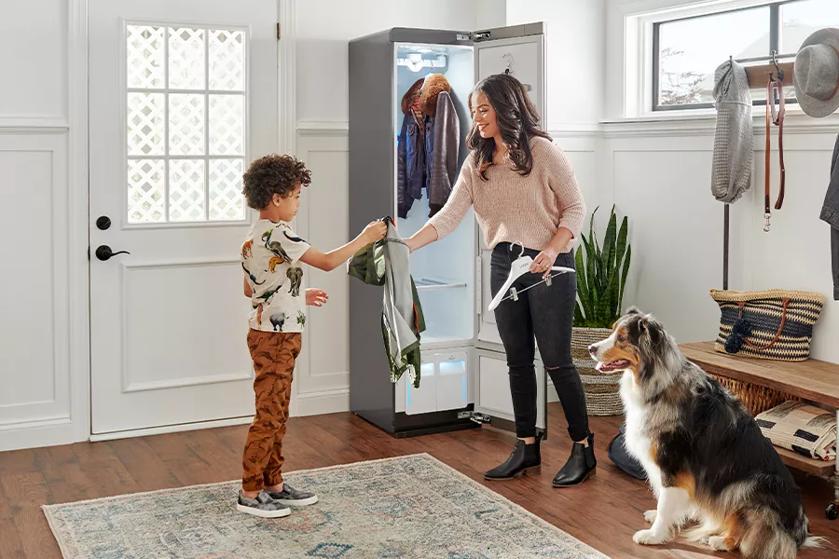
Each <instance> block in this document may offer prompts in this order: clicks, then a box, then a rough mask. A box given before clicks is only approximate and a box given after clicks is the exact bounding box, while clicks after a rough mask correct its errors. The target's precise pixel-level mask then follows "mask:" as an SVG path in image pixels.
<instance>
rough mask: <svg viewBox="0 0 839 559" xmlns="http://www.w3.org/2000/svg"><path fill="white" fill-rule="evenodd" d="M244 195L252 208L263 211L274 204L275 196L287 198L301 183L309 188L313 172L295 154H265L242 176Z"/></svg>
mask: <svg viewBox="0 0 839 559" xmlns="http://www.w3.org/2000/svg"><path fill="white" fill-rule="evenodd" d="M242 181H243V183H244V188H242V194H244V195H245V200H247V202H248V206H250V207H251V208H253V209H255V210H261V209H263V208H265V207H267V206H268V204H270V203H271V200H272V199H273V198H274V194H279V195H280V196H282V197H283V198H287V197H288V196H289V194H291V193H292V192H293V191H294V187H296V186H297V183H300V184H301V185H302V186H309V184H310V183H311V182H312V172H311V171H309V169H307V168H306V165H305V164H304V163H303V162H302V161H300V160H299V159H297V158H295V157H292V156H291V155H277V154H275V153H272V154H270V155H264V156H262V157H260V158H259V159H257V160H256V161H254V162H253V163H251V165H250V167H248V170H247V171H245V174H244V175H242Z"/></svg>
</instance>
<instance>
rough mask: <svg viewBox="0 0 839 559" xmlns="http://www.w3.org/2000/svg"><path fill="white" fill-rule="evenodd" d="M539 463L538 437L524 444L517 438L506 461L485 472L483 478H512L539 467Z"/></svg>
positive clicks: (540, 461)
mask: <svg viewBox="0 0 839 559" xmlns="http://www.w3.org/2000/svg"><path fill="white" fill-rule="evenodd" d="M541 463H542V455H541V453H540V452H539V439H538V438H537V439H536V442H535V443H533V444H525V443H524V441H523V440H521V439H518V440H517V441H516V447H515V448H514V449H513V452H512V453H511V454H510V457H509V458H507V460H506V462H504V463H503V464H501V465H499V466H496V467H495V468H493V469H491V470H490V471H488V472H486V473H485V474H484V479H487V480H490V481H498V480H502V479H513V478H514V477H518V476H520V475H522V474H523V473H525V472H526V471H528V470H530V469H534V468H537V467H539V465H540V464H541Z"/></svg>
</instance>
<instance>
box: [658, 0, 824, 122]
mask: <svg viewBox="0 0 839 559" xmlns="http://www.w3.org/2000/svg"><path fill="white" fill-rule="evenodd" d="M823 27H839V2H837V0H787V1H784V2H772V3H769V2H767V3H765V4H763V5H757V6H752V7H746V8H740V9H736V10H729V11H725V12H719V13H714V14H707V15H699V16H692V17H688V18H681V19H674V20H669V21H659V22H656V23H654V24H653V73H652V75H653V92H652V93H653V110H655V111H666V110H673V109H695V108H709V107H713V102H714V97H713V90H714V70H716V68H717V66H719V65H720V63H721V62H722V61H724V60H727V59H728V57H729V56H733V57H734V58H735V59H736V60H739V61H741V62H745V63H749V62H751V63H754V64H763V63H766V62H767V61H768V57H769V55H770V53H771V52H772V51H773V50H774V51H777V52H778V53H779V55H778V57H779V58H781V59H787V60H789V59H791V58H793V57H794V56H795V53H796V52H797V51H798V48H799V47H800V46H801V43H802V42H803V41H804V39H805V38H806V37H807V36H809V35H810V34H811V33H813V32H814V31H816V30H818V29H821V28H823ZM788 94H789V96H791V95H792V92H791V91H788Z"/></svg>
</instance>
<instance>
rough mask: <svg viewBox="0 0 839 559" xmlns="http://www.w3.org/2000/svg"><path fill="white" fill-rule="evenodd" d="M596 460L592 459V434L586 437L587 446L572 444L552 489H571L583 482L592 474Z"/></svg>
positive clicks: (555, 477)
mask: <svg viewBox="0 0 839 559" xmlns="http://www.w3.org/2000/svg"><path fill="white" fill-rule="evenodd" d="M596 467H597V460H596V459H595V458H594V433H592V434H590V435H589V436H588V446H584V445H583V444H582V443H574V446H573V448H572V449H571V456H570V457H569V458H568V461H567V462H566V463H565V465H564V466H563V467H562V469H561V470H559V471H558V472H557V473H556V476H554V480H553V484H552V485H553V486H554V487H571V486H572V485H577V484H579V483H582V482H584V481H585V480H587V479H588V478H589V477H591V476H592V475H593V474H594V469H595V468H596Z"/></svg>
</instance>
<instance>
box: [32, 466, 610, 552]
mask: <svg viewBox="0 0 839 559" xmlns="http://www.w3.org/2000/svg"><path fill="white" fill-rule="evenodd" d="M286 478H287V480H288V482H289V483H290V484H291V485H293V486H295V487H298V488H301V489H306V490H311V491H314V492H316V493H317V494H318V496H319V497H320V502H319V503H317V504H316V505H313V506H310V507H305V508H301V509H297V510H294V511H293V512H292V513H291V515H290V516H287V517H285V518H279V519H260V518H256V517H254V516H250V515H245V514H242V513H240V512H237V511H236V509H235V499H236V492H237V490H238V487H239V482H237V481H232V482H225V483H216V484H211V485H201V486H192V487H184V488H181V489H165V490H162V491H153V492H150V493H135V494H133V495H123V496H119V497H109V498H105V499H94V500H91V501H82V502H78V503H68V504H62V505H45V506H44V507H43V509H44V514H45V515H46V517H47V520H48V521H49V524H50V527H51V528H52V531H53V533H54V534H55V538H56V540H58V545H59V547H60V548H61V552H62V554H63V555H64V557H65V558H66V559H70V558H73V559H82V558H83V559H92V558H103V559H104V558H107V559H129V558H131V559H140V558H151V557H155V558H157V557H167V558H178V559H180V558H195V559H198V558H201V559H233V558H236V559H257V558H260V559H261V558H263V557H290V558H291V557H293V558H309V557H315V558H326V559H338V558H340V559H355V558H359V559H361V558H363V559H368V558H376V559H432V558H442V559H489V558H504V559H541V558H545V559H547V558H551V559H579V558H590V557H593V558H603V557H605V556H604V555H602V554H600V553H598V552H597V551H595V550H594V549H592V548H590V547H588V546H587V545H585V544H584V543H582V542H581V541H579V540H576V539H574V538H572V537H571V536H569V535H568V534H566V533H565V532H563V531H562V530H560V529H558V528H556V527H554V526H552V525H550V524H548V523H547V522H545V521H543V520H541V519H540V518H538V517H536V516H535V515H533V514H531V513H529V512H527V511H526V510H524V509H523V508H521V507H519V506H518V505H516V504H515V503H512V502H511V501H509V500H507V499H505V498H504V497H502V496H500V495H498V494H497V493H495V492H493V491H491V490H489V489H487V488H486V487H484V486H482V485H480V484H479V483H476V482H474V481H472V480H471V479H469V478H468V477H466V476H465V475H463V474H461V473H460V472H458V471H456V470H454V469H452V468H450V467H449V466H447V465H446V464H444V463H442V462H440V461H438V460H437V459H435V458H433V457H432V456H430V455H428V454H414V455H410V456H400V457H397V458H387V459H384V460H373V461H368V462H357V463H354V464H347V465H342V466H333V467H329V468H321V469H317V470H307V471H298V472H293V473H289V474H287V475H286Z"/></svg>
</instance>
